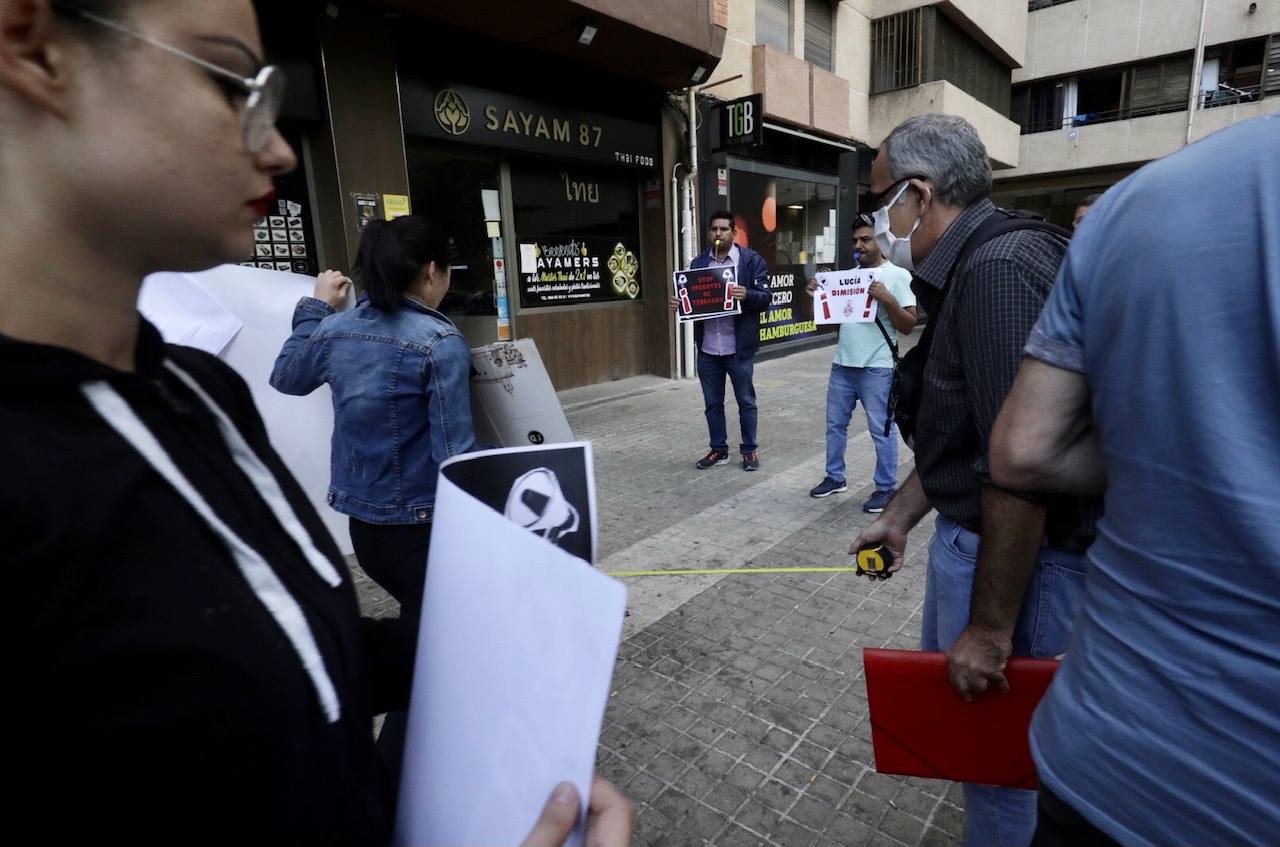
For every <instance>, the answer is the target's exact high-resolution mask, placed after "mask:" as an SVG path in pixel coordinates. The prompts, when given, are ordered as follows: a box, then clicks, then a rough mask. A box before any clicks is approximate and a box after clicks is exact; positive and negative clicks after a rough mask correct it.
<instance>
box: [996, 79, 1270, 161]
mask: <svg viewBox="0 0 1280 847" xmlns="http://www.w3.org/2000/svg"><path fill="white" fill-rule="evenodd" d="M1277 112H1280V96H1272V97H1266V98H1263V99H1261V100H1253V101H1250V100H1248V99H1241V98H1233V99H1230V100H1227V99H1223V98H1221V97H1219V98H1217V99H1216V101H1215V102H1214V103H1213V104H1212V105H1211V106H1208V107H1205V108H1201V109H1197V110H1196V113H1195V118H1194V120H1193V122H1192V125H1191V140H1192V141H1198V140H1199V139H1201V138H1204V137H1205V136H1207V135H1211V134H1212V133H1214V132H1217V131H1218V130H1220V129H1225V128H1227V127H1229V126H1231V125H1233V124H1237V123H1239V122H1241V121H1246V120H1249V119H1250V118H1253V117H1257V116H1258V115H1266V114H1273V113H1277ZM1026 130H1027V134H1025V135H1023V136H1022V138H1021V143H1020V150H1019V154H1018V167H1017V168H1015V169H1013V170H1010V171H1005V172H1002V173H1001V174H1000V178H1001V179H1005V178H1012V177H1023V176H1035V175H1040V174H1053V173H1061V172H1064V171H1074V170H1080V169H1086V168H1107V167H1114V166H1120V165H1134V164H1141V163H1143V162H1148V161H1150V160H1152V159H1158V158H1160V157H1161V156H1167V155H1169V154H1170V153H1173V152H1174V151H1176V150H1178V149H1180V148H1182V147H1183V146H1185V144H1186V140H1187V107H1186V103H1185V102H1184V103H1181V104H1169V106H1168V108H1167V109H1166V110H1164V111H1157V112H1156V113H1154V114H1147V115H1145V116H1143V117H1130V116H1128V115H1127V114H1126V113H1121V112H1115V113H1098V114H1094V115H1077V116H1076V117H1075V118H1072V119H1069V120H1066V121H1062V122H1056V121H1055V122H1054V123H1053V125H1052V126H1035V125H1030V126H1028V127H1026Z"/></svg>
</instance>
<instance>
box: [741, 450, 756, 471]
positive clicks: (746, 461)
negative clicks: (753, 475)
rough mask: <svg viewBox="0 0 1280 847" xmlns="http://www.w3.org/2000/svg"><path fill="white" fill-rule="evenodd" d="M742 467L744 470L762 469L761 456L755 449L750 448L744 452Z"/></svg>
mask: <svg viewBox="0 0 1280 847" xmlns="http://www.w3.org/2000/svg"><path fill="white" fill-rule="evenodd" d="M742 469H743V470H744V471H758V470H760V457H759V456H757V455H756V451H755V450H749V451H747V452H745V453H743V454H742Z"/></svg>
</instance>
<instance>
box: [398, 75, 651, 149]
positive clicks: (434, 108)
mask: <svg viewBox="0 0 1280 847" xmlns="http://www.w3.org/2000/svg"><path fill="white" fill-rule="evenodd" d="M401 100H402V104H403V110H404V124H405V130H406V132H408V133H410V134H412V135H425V136H428V137H431V138H443V139H447V140H450V141H463V142H466V143H468V144H484V145H488V146H492V147H501V148H503V149H506V150H515V151H520V152H526V153H541V154H545V155H551V156H559V157H566V158H575V159H585V160H590V161H595V162H608V163H610V164H615V165H623V166H626V167H634V168H654V167H657V164H658V130H657V128H656V126H651V125H648V124H642V123H638V122H635V121H628V120H624V119H622V118H615V117H611V116H608V115H600V114H596V113H593V112H586V111H582V110H578V109H573V108H566V107H562V106H555V105H551V104H547V103H542V102H539V101H537V100H532V99H529V98H526V97H517V96H515V95H512V94H505V93H502V92H498V91H489V90H487V89H483V88H476V87H473V86H469V85H448V86H438V85H430V84H428V83H426V82H424V81H422V80H417V79H406V80H404V81H403V88H402V93H401Z"/></svg>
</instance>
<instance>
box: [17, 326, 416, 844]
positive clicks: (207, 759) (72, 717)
mask: <svg viewBox="0 0 1280 847" xmlns="http://www.w3.org/2000/svg"><path fill="white" fill-rule="evenodd" d="M0 561H3V563H4V572H5V577H6V583H7V585H6V590H5V592H4V598H5V599H4V603H5V606H6V607H7V608H5V609H4V611H3V615H2V619H3V626H4V627H5V630H6V632H5V637H4V638H3V643H4V644H5V645H6V648H7V652H8V661H6V663H5V664H6V666H7V669H8V670H9V672H10V684H9V685H7V686H6V688H7V689H8V690H7V694H6V696H5V697H4V698H3V700H4V703H5V705H4V715H3V718H2V720H3V729H2V730H0V732H3V733H4V735H5V736H6V738H5V743H4V750H5V754H6V755H5V760H6V764H7V765H8V770H9V772H10V773H11V774H12V775H13V776H14V777H16V778H17V780H18V782H19V787H18V789H17V790H16V791H15V792H8V793H6V794H5V795H3V796H4V799H3V800H2V801H0V803H2V804H3V806H4V807H6V808H4V810H3V812H0V821H3V823H0V828H2V829H0V840H3V841H4V842H6V843H26V842H28V841H30V840H33V839H34V840H39V841H41V842H46V843H62V842H76V843H97V842H104V841H108V840H110V841H116V840H117V839H119V840H120V841H123V842H124V843H132V844H141V843H159V842H164V843H169V844H197V843H199V844H204V843H210V844H212V843H219V844H272V845H284V844H307V845H318V844H333V845H344V847H345V846H346V845H364V844H369V845H382V844H386V843H387V842H388V841H389V839H390V827H391V807H392V802H391V800H392V798H391V797H390V790H389V787H388V782H387V779H386V775H385V773H384V772H383V769H382V765H381V762H380V761H379V759H378V758H377V754H376V753H375V751H374V748H373V744H372V738H371V724H370V719H371V716H372V715H373V714H374V713H375V712H374V710H375V709H377V710H378V711H385V710H387V709H388V708H390V707H395V706H399V707H403V706H404V704H405V702H406V701H407V697H408V688H409V680H410V675H411V664H412V647H413V633H412V632H411V631H409V628H408V627H402V626H400V624H399V623H398V622H397V621H370V620H365V619H361V618H360V617H359V615H358V609H357V605H356V599H355V593H354V591H353V589H352V586H351V580H350V577H349V575H348V573H347V571H346V568H345V565H344V563H343V561H342V558H341V556H340V555H339V553H338V550H337V549H336V547H335V546H334V544H333V541H332V539H331V538H330V537H329V535H328V532H327V530H326V529H325V528H324V526H323V524H322V523H321V520H320V517H319V516H318V515H317V514H316V513H315V511H314V510H313V509H312V507H311V505H310V504H309V503H308V501H307V500H306V497H305V496H304V494H303V492H302V490H301V489H300V488H299V486H298V484H297V483H296V481H295V480H294V479H293V478H292V476H291V475H290V474H289V472H288V471H287V470H286V469H285V467H284V465H283V464H282V463H281V461H280V459H279V457H278V456H277V455H276V453H275V451H274V450H273V449H272V448H271V445H270V444H269V442H268V440H267V435H266V430H265V428H264V427H263V424H262V420H261V418H260V417H259V416H258V413H257V410H256V409H255V408H254V406H253V402H252V399H251V397H250V394H249V391H248V388H247V387H246V386H245V384H244V382H243V381H242V380H241V379H240V377H239V376H238V375H237V374H235V372H233V371H232V370H231V369H230V368H228V367H227V366H226V365H225V364H223V363H222V362H220V361H219V360H218V359H216V358H214V357H212V356H209V355H207V354H204V353H201V352H199V351H196V350H193V349H190V348H185V347H176V346H171V345H165V344H164V343H163V341H162V340H161V339H160V337H159V334H158V333H157V332H156V331H155V329H154V328H153V327H151V326H150V325H149V324H147V323H145V322H143V324H142V326H141V328H140V332H139V342H138V354H137V371H136V372H135V373H124V372H121V371H117V370H114V369H112V368H109V367H107V366H105V365H102V364H99V363H97V362H94V361H92V360H89V359H87V358H85V357H83V356H81V355H79V354H77V353H73V352H71V351H69V350H65V349H62V348H56V347H49V346H44V345H37V344H27V343H21V342H16V341H12V340H8V339H4V338H3V337H0Z"/></svg>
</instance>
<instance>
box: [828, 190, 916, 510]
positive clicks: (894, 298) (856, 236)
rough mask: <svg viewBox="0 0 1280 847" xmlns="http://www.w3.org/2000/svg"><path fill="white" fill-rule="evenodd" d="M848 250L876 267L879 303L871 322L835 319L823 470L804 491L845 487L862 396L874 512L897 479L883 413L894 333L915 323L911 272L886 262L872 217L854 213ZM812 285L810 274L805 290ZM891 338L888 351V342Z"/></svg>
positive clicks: (893, 436) (863, 264)
mask: <svg viewBox="0 0 1280 847" xmlns="http://www.w3.org/2000/svg"><path fill="white" fill-rule="evenodd" d="M853 252H854V257H855V258H856V260H857V262H858V267H860V268H869V269H870V268H876V269H879V271H880V278H879V279H878V280H877V281H876V282H874V283H872V285H871V290H870V292H869V293H870V294H871V296H872V297H874V298H875V299H876V302H877V303H879V310H878V313H877V315H876V319H875V321H873V322H872V323H846V324H840V337H839V341H838V342H837V344H836V354H835V361H833V362H832V364H831V379H830V381H829V382H828V383H827V475H826V476H825V477H824V478H823V480H822V482H820V483H818V484H817V485H816V486H814V488H813V490H811V491H810V492H809V496H810V497H829V496H830V495H832V494H838V493H840V492H842V491H847V490H848V485H847V484H846V483H845V474H844V470H845V468H844V453H845V447H846V445H847V444H848V437H849V419H850V418H852V417H853V407H854V406H855V405H856V404H857V402H858V401H859V400H861V401H862V408H863V411H865V412H866V413H867V431H868V432H869V433H870V434H871V440H872V441H874V442H875V445H876V470H875V477H874V482H875V486H876V487H875V491H873V492H872V494H871V496H870V497H868V498H867V501H866V502H865V503H863V504H862V511H864V512H868V513H872V514H876V513H879V512H883V511H884V507H885V506H886V505H888V503H889V501H890V500H892V499H893V494H894V491H895V490H896V486H897V480H898V431H897V429H896V428H894V427H892V426H890V427H887V428H886V426H885V423H886V418H887V417H888V415H889V389H890V387H891V385H892V383H893V368H894V356H895V355H896V352H897V340H896V339H897V333H899V332H901V333H910V332H911V331H912V330H913V329H915V326H916V297H915V295H914V294H913V293H911V274H909V273H907V272H906V271H904V270H903V269H902V268H899V267H896V266H895V265H893V264H892V263H890V262H886V261H885V260H884V257H883V256H882V255H880V248H879V246H877V245H876V237H875V222H874V221H873V220H872V219H871V216H870V215H865V214H863V215H859V216H858V217H857V219H856V220H854V222H853ZM817 289H818V282H817V280H810V281H809V285H808V289H807V290H808V291H809V293H810V294H812V293H813V292H814V291H816V290H817ZM890 344H893V345H894V347H893V350H892V351H890V348H889V345H890Z"/></svg>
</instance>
